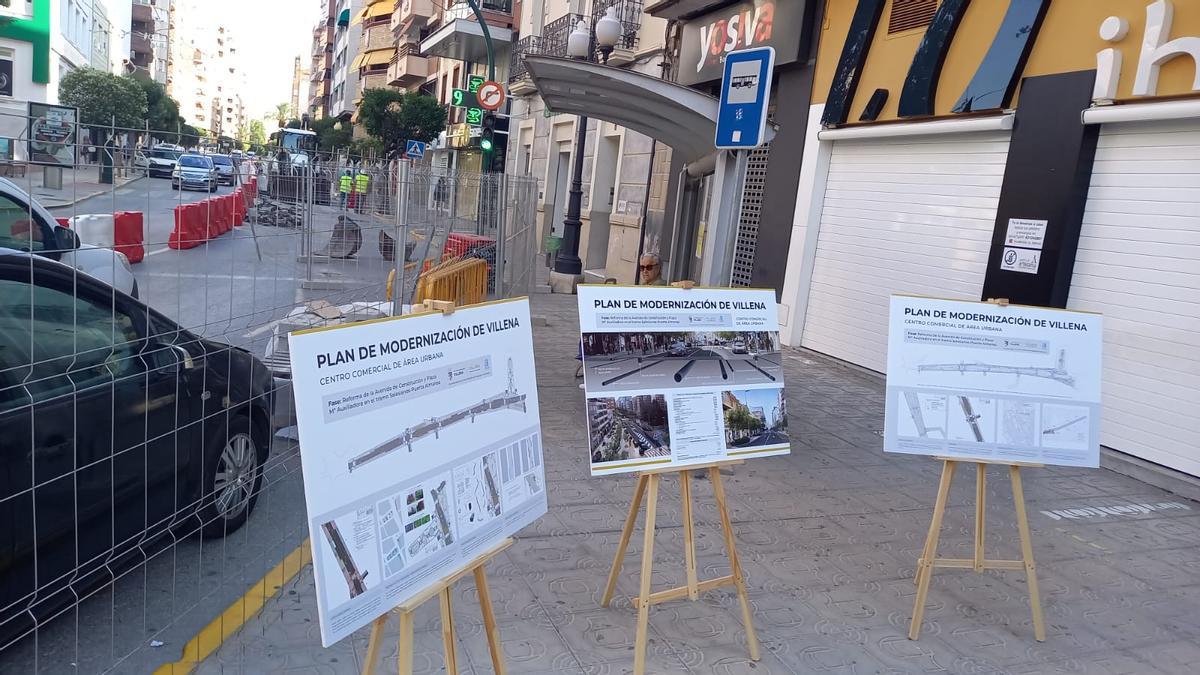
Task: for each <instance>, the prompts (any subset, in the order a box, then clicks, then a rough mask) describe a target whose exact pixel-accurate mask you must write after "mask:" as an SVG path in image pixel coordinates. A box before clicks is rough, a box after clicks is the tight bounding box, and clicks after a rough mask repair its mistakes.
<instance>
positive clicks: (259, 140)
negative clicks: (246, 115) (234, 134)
mask: <svg viewBox="0 0 1200 675" xmlns="http://www.w3.org/2000/svg"><path fill="white" fill-rule="evenodd" d="M246 136H247V138H246V141H247V142H248V143H249V144H250V145H251V146H255V145H258V146H263V145H266V144H267V130H266V129H265V128H264V127H263V123H262V120H250V129H249V131H248V132H247V134H246Z"/></svg>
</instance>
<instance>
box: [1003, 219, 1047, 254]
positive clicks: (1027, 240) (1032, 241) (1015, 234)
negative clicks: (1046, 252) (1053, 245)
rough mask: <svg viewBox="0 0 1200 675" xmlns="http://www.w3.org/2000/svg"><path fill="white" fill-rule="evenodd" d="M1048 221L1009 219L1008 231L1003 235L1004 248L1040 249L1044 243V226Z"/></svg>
mask: <svg viewBox="0 0 1200 675" xmlns="http://www.w3.org/2000/svg"><path fill="white" fill-rule="evenodd" d="M1048 224H1049V221H1045V220H1029V219H1028V218H1009V219H1008V231H1007V232H1006V233H1005V235H1004V245H1005V246H1021V247H1023V248H1036V249H1038V250H1041V249H1042V246H1043V245H1044V244H1045V242H1046V226H1047V225H1048Z"/></svg>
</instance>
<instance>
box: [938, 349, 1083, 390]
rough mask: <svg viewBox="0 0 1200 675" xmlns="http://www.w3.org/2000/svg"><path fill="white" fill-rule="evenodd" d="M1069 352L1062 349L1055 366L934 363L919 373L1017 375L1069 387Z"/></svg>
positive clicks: (1071, 382) (1070, 383) (1070, 378)
mask: <svg viewBox="0 0 1200 675" xmlns="http://www.w3.org/2000/svg"><path fill="white" fill-rule="evenodd" d="M1066 365H1067V352H1066V350H1065V349H1060V350H1059V352H1058V362H1057V363H1055V364H1054V365H1053V366H1050V367H1045V368H1038V367H1033V366H1010V365H1004V364H999V363H979V362H976V363H966V362H963V363H932V364H921V365H918V366H917V372H918V373H925V372H951V373H982V374H984V375H1016V376H1017V378H1021V377H1022V376H1024V377H1041V378H1045V379H1047V380H1054V381H1055V382H1060V383H1062V384H1065V385H1067V386H1068V387H1074V386H1075V378H1074V377H1072V376H1071V374H1070V373H1069V372H1067V368H1066Z"/></svg>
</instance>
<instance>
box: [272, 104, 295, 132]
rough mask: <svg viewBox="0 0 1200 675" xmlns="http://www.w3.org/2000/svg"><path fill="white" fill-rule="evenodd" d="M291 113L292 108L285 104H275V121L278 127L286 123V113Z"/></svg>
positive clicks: (287, 115)
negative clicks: (277, 122)
mask: <svg viewBox="0 0 1200 675" xmlns="http://www.w3.org/2000/svg"><path fill="white" fill-rule="evenodd" d="M291 111H292V106H291V105H289V104H287V103H276V104H275V119H276V120H278V121H279V126H281V127H282V126H283V125H284V124H285V123H286V122H287V119H288V117H290V115H289V114H288V113H290V112H291Z"/></svg>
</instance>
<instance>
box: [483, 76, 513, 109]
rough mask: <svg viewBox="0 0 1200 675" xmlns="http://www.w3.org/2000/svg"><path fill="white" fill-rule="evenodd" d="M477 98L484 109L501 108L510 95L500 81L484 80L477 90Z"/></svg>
mask: <svg viewBox="0 0 1200 675" xmlns="http://www.w3.org/2000/svg"><path fill="white" fill-rule="evenodd" d="M475 98H476V99H477V100H478V101H479V107H481V108H483V109H484V110H499V109H500V108H502V107H504V101H505V99H507V98H508V96H507V95H506V94H505V93H504V87H503V86H501V84H500V83H499V82H484V83H483V84H482V85H481V86H480V87H479V90H478V91H476V92H475Z"/></svg>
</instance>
